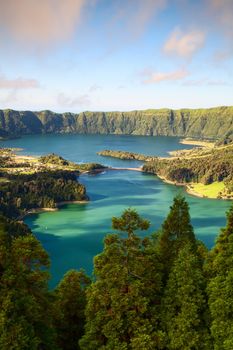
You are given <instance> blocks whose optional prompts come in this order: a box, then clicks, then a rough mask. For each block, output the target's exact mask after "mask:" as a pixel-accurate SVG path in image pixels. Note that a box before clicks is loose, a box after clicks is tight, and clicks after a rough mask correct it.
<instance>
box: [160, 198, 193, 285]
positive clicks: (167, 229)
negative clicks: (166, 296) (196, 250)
mask: <svg viewBox="0 0 233 350" xmlns="http://www.w3.org/2000/svg"><path fill="white" fill-rule="evenodd" d="M187 242H190V243H191V244H192V245H193V246H195V244H196V240H195V235H194V232H193V227H192V225H191V220H190V215H189V206H188V203H187V202H186V200H185V198H184V197H182V196H180V195H178V196H176V197H175V198H174V200H173V205H172V206H171V207H170V212H169V214H168V216H167V218H166V220H165V221H164V223H163V224H162V228H161V230H160V232H159V238H158V249H159V252H160V256H161V262H162V264H163V266H164V283H166V280H167V278H168V275H169V272H170V270H171V268H172V265H173V262H174V259H175V258H176V257H177V255H178V252H179V249H181V248H182V247H183V246H184V245H185V244H186V243H187Z"/></svg>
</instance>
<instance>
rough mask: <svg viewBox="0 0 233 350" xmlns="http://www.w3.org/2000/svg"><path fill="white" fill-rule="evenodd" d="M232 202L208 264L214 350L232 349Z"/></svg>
mask: <svg viewBox="0 0 233 350" xmlns="http://www.w3.org/2000/svg"><path fill="white" fill-rule="evenodd" d="M232 267H233V206H232V207H231V209H230V211H229V212H228V214H227V225H226V227H225V228H224V229H222V231H221V234H220V236H219V237H218V239H217V242H216V246H215V247H214V248H213V250H212V251H211V252H210V258H209V262H208V266H207V271H208V273H209V276H210V279H209V282H208V296H209V307H210V312H211V321H212V323H211V333H212V336H213V339H214V349H215V350H231V349H233V316H232V315H233V269H232Z"/></svg>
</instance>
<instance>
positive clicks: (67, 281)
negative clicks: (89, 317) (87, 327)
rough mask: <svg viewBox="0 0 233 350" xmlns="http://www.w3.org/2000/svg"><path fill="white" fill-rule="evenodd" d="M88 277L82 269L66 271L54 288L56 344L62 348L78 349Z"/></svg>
mask: <svg viewBox="0 0 233 350" xmlns="http://www.w3.org/2000/svg"><path fill="white" fill-rule="evenodd" d="M89 284H90V279H89V278H88V277H87V276H86V275H85V274H84V272H83V271H80V272H79V271H75V270H71V271H68V272H67V273H66V274H65V276H64V278H63V279H62V281H61V282H60V283H59V285H58V287H57V288H56V290H55V297H56V302H55V326H56V330H57V344H58V345H59V347H60V348H61V349H63V350H73V349H79V346H78V341H79V339H80V338H81V336H82V335H83V333H84V323H85V315H84V310H85V306H86V293H85V291H86V287H87V286H88V285H89Z"/></svg>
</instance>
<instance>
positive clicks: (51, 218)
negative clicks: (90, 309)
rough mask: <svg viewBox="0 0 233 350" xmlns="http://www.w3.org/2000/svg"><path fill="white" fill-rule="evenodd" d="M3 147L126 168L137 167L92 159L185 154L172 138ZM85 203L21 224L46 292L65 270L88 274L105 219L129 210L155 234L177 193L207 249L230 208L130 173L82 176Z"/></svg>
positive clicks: (67, 139)
mask: <svg viewBox="0 0 233 350" xmlns="http://www.w3.org/2000/svg"><path fill="white" fill-rule="evenodd" d="M4 146H9V147H10V146H11V147H13V146H14V147H24V151H23V152H24V153H25V154H33V155H39V154H45V153H48V152H56V153H58V154H61V155H62V156H64V157H65V158H67V159H70V160H73V161H77V162H78V161H80V160H81V161H82V160H83V161H98V162H102V163H105V164H107V165H114V166H125V167H131V166H135V165H139V164H141V163H140V162H132V161H122V160H120V161H118V160H115V159H110V158H102V157H99V156H96V154H95V152H96V151H97V150H101V149H104V148H111V149H123V150H127V151H135V152H141V153H145V154H157V155H162V156H163V155H166V152H167V150H174V149H178V148H184V147H185V148H186V146H183V145H180V144H179V143H178V139H177V138H171V137H140V136H139V137H138V136H104V135H55V136H54V135H44V136H41V135H38V136H37V135H36V136H27V137H23V138H22V139H18V140H9V141H7V142H4ZM79 180H80V181H81V182H82V183H83V184H85V185H86V187H87V192H88V195H89V197H90V199H91V200H90V202H89V203H85V204H69V205H65V206H63V207H62V208H61V209H60V210H59V211H57V212H46V213H41V214H37V215H32V216H28V217H27V218H26V219H25V222H26V223H27V224H28V225H29V226H30V227H31V229H32V231H33V232H34V233H35V235H36V236H37V237H38V238H39V239H40V241H41V242H42V244H43V246H44V247H45V249H46V250H47V251H48V252H49V255H50V258H51V262H52V265H51V273H52V276H53V277H52V280H51V287H54V286H55V285H56V284H57V282H58V281H59V280H60V278H61V277H62V276H63V274H64V273H65V272H66V271H67V270H68V269H70V268H81V267H83V268H85V269H86V271H87V272H88V273H89V274H91V272H92V268H93V257H94V256H95V255H96V254H98V253H99V252H101V250H102V247H103V239H104V236H105V235H106V234H107V233H110V232H112V230H111V217H112V216H118V215H120V214H121V212H122V211H123V210H124V209H125V208H127V207H132V208H135V209H137V210H138V212H139V213H140V214H141V215H142V216H144V217H145V218H148V219H149V220H150V221H151V228H150V232H153V231H155V230H157V229H158V228H159V227H160V225H161V223H162V222H163V220H164V218H165V216H166V214H167V213H168V211H169V206H170V205H171V203H172V199H173V197H174V196H175V194H176V193H177V192H182V193H183V194H184V195H185V196H186V198H187V200H188V202H189V204H190V208H191V210H190V212H191V217H192V223H193V225H194V228H195V232H196V235H197V237H198V238H200V239H202V240H203V241H204V242H205V243H206V245H207V246H208V247H211V246H212V245H213V243H214V239H215V237H216V235H217V234H218V232H219V229H220V227H223V226H224V225H225V212H226V211H227V210H228V209H229V207H230V205H231V202H229V201H221V200H210V199H201V198H196V197H193V196H190V195H188V194H186V193H185V191H184V189H183V188H179V187H176V186H172V185H168V184H164V183H163V182H161V181H160V180H159V179H158V178H157V177H156V176H153V175H149V174H142V173H140V172H134V171H108V172H104V173H102V174H98V175H82V176H81V177H80V179H79Z"/></svg>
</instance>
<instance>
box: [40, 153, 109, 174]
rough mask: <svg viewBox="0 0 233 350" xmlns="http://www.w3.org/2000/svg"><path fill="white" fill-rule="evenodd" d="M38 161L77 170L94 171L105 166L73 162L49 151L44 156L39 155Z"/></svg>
mask: <svg viewBox="0 0 233 350" xmlns="http://www.w3.org/2000/svg"><path fill="white" fill-rule="evenodd" d="M39 161H40V162H41V163H43V164H49V165H51V164H54V165H55V166H62V167H66V168H67V169H69V168H71V169H73V170H77V171H78V172H79V171H95V170H101V169H104V168H105V167H104V166H103V165H102V164H99V163H79V164H77V163H74V162H70V161H68V160H66V159H64V158H63V157H61V156H59V155H57V154H55V153H51V154H47V155H45V156H41V157H40V158H39Z"/></svg>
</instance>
